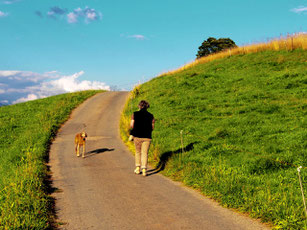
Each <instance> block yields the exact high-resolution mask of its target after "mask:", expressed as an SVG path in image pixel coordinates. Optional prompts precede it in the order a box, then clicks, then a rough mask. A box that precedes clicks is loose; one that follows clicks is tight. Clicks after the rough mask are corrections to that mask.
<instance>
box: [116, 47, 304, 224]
mask: <svg viewBox="0 0 307 230" xmlns="http://www.w3.org/2000/svg"><path fill="white" fill-rule="evenodd" d="M304 44H305V43H304ZM306 70H307V51H306V50H304V49H301V48H299V49H295V50H287V49H282V50H271V49H267V50H260V52H251V53H246V54H237V55H231V56H227V57H224V58H217V59H215V60H212V61H210V62H207V61H206V62H199V63H195V64H193V65H190V66H188V67H186V68H182V69H180V70H178V71H173V72H171V73H166V74H163V75H162V76H160V77H157V78H154V79H152V80H151V81H149V82H147V83H145V84H143V85H140V86H138V87H136V88H135V89H134V90H133V91H132V92H131V96H130V100H129V101H128V102H127V105H126V107H125V110H124V112H123V114H122V119H121V135H122V137H123V140H124V141H126V142H127V136H128V127H129V120H130V116H131V114H132V112H133V111H134V110H137V103H138V102H139V101H140V100H141V99H145V100H148V101H149V103H150V105H151V107H150V109H149V110H150V112H152V113H153V114H154V116H155V118H156V129H155V131H154V132H153V145H152V147H151V150H150V161H151V163H152V165H153V166H156V170H157V171H161V172H162V173H163V174H164V175H167V176H169V177H171V178H173V179H174V180H178V181H182V182H183V183H184V184H186V185H188V186H190V187H193V188H195V189H197V190H199V191H201V192H202V193H203V194H205V195H207V196H209V197H212V198H214V199H215V200H217V201H218V202H220V203H221V204H222V205H223V206H226V207H231V208H234V209H236V210H238V211H240V212H243V213H248V214H249V215H250V216H251V217H254V218H260V219H261V220H262V221H263V222H266V223H271V224H272V225H273V226H274V228H276V229H307V225H306V224H307V221H306V216H305V213H304V208H303V201H302V196H301V191H300V185H299V181H298V175H297V170H296V167H298V166H300V165H301V166H303V167H304V168H303V169H302V170H301V175H302V180H303V186H304V190H305V194H306V193H307V184H306V183H307V168H306V166H307V71H306ZM181 130H183V145H184V153H182V150H181V140H180V131H181ZM130 148H131V149H133V146H132V144H131V143H130Z"/></svg>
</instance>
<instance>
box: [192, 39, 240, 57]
mask: <svg viewBox="0 0 307 230" xmlns="http://www.w3.org/2000/svg"><path fill="white" fill-rule="evenodd" d="M233 47H237V45H236V43H235V42H234V41H233V40H231V39H230V38H219V39H216V38H213V37H209V38H208V39H207V40H205V41H204V42H203V43H202V44H201V46H200V47H198V49H199V50H198V52H197V54H196V57H197V58H201V57H205V56H208V55H209V54H212V53H217V52H220V51H222V50H225V49H229V48H233Z"/></svg>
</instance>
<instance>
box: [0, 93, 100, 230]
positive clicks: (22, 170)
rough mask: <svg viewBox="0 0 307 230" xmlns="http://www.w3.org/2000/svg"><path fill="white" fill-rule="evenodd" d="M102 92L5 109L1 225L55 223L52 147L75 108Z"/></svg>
mask: <svg viewBox="0 0 307 230" xmlns="http://www.w3.org/2000/svg"><path fill="white" fill-rule="evenodd" d="M97 92H101V91H83V92H78V93H72V94H63V95H58V96H54V97H49V98H45V99H40V100H35V101H30V102H26V103H20V104H16V105H10V106H4V107H0V175H1V177H0V229H50V228H51V227H52V221H53V218H54V216H53V215H54V213H53V211H54V210H53V202H52V198H51V197H50V194H49V193H50V192H51V187H50V186H49V184H48V174H49V173H50V172H48V169H47V166H46V163H47V161H48V157H49V156H48V151H49V146H50V143H51V140H52V139H53V138H54V137H55V135H56V133H57V130H58V129H59V127H60V126H61V124H62V123H63V122H64V121H66V120H67V119H68V117H69V115H70V113H71V111H72V110H73V109H74V108H75V107H76V106H77V105H79V104H80V103H81V102H83V101H84V100H86V99H87V98H89V97H91V96H93V95H94V94H96V93H97Z"/></svg>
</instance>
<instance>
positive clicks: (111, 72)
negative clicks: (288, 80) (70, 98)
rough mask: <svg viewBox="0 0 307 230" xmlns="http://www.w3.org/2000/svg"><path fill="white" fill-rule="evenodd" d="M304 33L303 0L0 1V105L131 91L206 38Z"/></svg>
mask: <svg viewBox="0 0 307 230" xmlns="http://www.w3.org/2000/svg"><path fill="white" fill-rule="evenodd" d="M304 31H307V0H270V1H267V0H245V1H243V0H232V1H230V0H220V1H208V0H190V1H186V0H184V1H183V0H155V1H151V0H147V1H144V0H142V1H141V0H131V1H127V0H114V1H103V0H87V1H80V0H75V1H63V0H44V1H42V0H0V102H3V103H13V102H14V103H16V102H22V101H27V100H30V99H36V98H41V97H46V96H50V95H53V94H57V93H62V92H71V91H75V90H81V89H90V88H101V89H103V88H105V89H110V87H111V89H112V88H118V89H126V90H130V89H131V88H132V87H133V86H134V85H135V84H137V83H138V82H144V81H147V80H149V79H151V78H153V77H155V76H157V75H159V74H161V73H163V72H166V71H168V70H173V69H176V68H178V67H180V66H182V65H184V64H186V63H188V62H191V61H193V60H194V59H195V55H196V53H197V50H198V47H199V46H200V45H201V43H202V42H203V41H204V40H206V39H207V38H208V37H216V38H221V37H229V38H231V39H232V40H234V41H235V42H236V44H237V45H245V44H250V43H256V42H263V41H266V40H267V39H270V38H275V37H279V36H280V35H287V34H288V33H289V34H292V33H295V32H304Z"/></svg>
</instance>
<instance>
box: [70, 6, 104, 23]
mask: <svg viewBox="0 0 307 230" xmlns="http://www.w3.org/2000/svg"><path fill="white" fill-rule="evenodd" d="M79 19H81V20H83V21H84V22H85V23H90V22H92V21H97V20H100V19H102V13H101V12H99V11H97V10H95V9H91V8H89V7H85V8H84V9H82V8H80V7H79V8H76V9H74V10H73V12H70V13H68V14H67V22H68V23H70V24H73V23H77V22H78V21H79Z"/></svg>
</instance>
